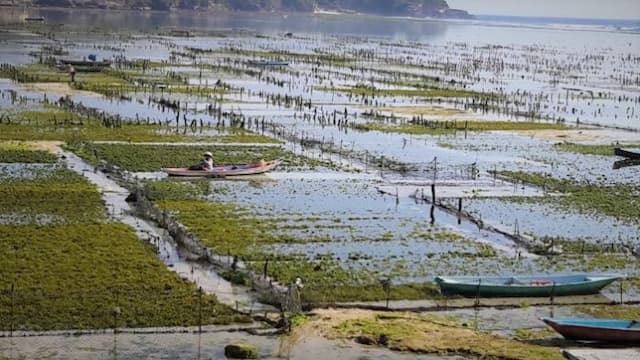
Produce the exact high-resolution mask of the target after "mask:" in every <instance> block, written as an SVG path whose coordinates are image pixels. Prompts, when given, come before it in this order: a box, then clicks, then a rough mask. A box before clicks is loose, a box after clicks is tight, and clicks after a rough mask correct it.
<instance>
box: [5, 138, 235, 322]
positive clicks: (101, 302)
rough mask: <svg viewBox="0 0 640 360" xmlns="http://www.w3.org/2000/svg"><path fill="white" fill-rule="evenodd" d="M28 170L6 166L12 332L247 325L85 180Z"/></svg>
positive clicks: (47, 169)
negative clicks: (119, 218)
mask: <svg viewBox="0 0 640 360" xmlns="http://www.w3.org/2000/svg"><path fill="white" fill-rule="evenodd" d="M21 151H28V150H24V149H21ZM36 156H40V157H42V156H41V155H39V153H38V152H36V154H35V155H28V156H26V157H25V158H27V159H35V158H36ZM51 156H52V155H49V154H47V156H44V157H43V158H44V160H51ZM54 159H55V157H54ZM34 165H35V164H34ZM24 166H25V165H23V168H22V169H19V170H18V171H15V170H13V171H12V169H11V168H0V183H1V184H2V186H1V187H0V192H1V196H0V254H2V256H1V257H0V258H1V260H0V274H1V276H0V279H1V280H0V303H1V306H0V309H1V310H0V324H2V331H9V330H53V329H95V328H112V327H148V326H186V325H197V324H198V323H200V322H201V323H203V324H213V323H229V322H235V321H247V318H245V317H243V316H240V315H236V314H235V313H234V312H233V311H232V310H231V309H229V308H228V307H225V306H223V305H221V304H219V303H218V302H217V300H216V298H215V296H213V295H207V294H202V293H200V292H198V289H197V287H196V286H195V285H194V284H192V283H188V282H185V281H184V280H182V279H181V278H180V277H178V275H177V274H175V273H174V272H172V271H170V270H168V269H167V268H166V266H165V265H164V264H163V263H162V261H160V259H158V258H157V256H156V250H155V248H153V247H152V246H151V245H150V244H145V243H142V242H141V241H140V240H139V239H138V238H137V236H136V234H135V232H134V229H133V228H131V227H129V226H127V225H124V224H119V223H114V222H112V221H111V220H109V218H108V215H107V212H106V210H105V207H104V203H103V201H102V198H101V195H100V193H99V191H98V189H97V188H96V187H95V186H94V185H92V184H91V183H89V182H88V181H87V180H86V179H85V178H84V177H83V176H82V175H79V174H77V173H75V172H73V171H71V170H68V169H66V168H65V167H63V166H61V165H59V164H51V165H40V166H39V167H32V168H28V167H27V168H24Z"/></svg>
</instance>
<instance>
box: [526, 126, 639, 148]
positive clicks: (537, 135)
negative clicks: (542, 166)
mask: <svg viewBox="0 0 640 360" xmlns="http://www.w3.org/2000/svg"><path fill="white" fill-rule="evenodd" d="M516 133H517V134H519V135H523V136H527V137H530V138H533V139H542V140H550V141H559V142H560V141H567V142H574V143H581V144H590V145H609V144H612V143H615V142H620V143H638V142H640V133H637V132H632V131H624V130H612V129H601V130H600V129H598V130H595V129H594V130H522V131H516Z"/></svg>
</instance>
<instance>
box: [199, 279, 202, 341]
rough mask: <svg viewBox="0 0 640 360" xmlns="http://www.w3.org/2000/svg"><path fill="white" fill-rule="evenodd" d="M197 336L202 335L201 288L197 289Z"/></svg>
mask: <svg viewBox="0 0 640 360" xmlns="http://www.w3.org/2000/svg"><path fill="white" fill-rule="evenodd" d="M198 334H202V286H199V287H198Z"/></svg>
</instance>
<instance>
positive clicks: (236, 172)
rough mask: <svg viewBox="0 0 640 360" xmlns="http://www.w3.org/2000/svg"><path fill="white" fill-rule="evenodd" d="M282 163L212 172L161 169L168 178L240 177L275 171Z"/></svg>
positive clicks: (251, 165)
mask: <svg viewBox="0 0 640 360" xmlns="http://www.w3.org/2000/svg"><path fill="white" fill-rule="evenodd" d="M281 163H282V161H281V160H273V161H269V162H267V163H265V164H264V165H262V166H261V165H259V164H257V163H255V164H244V165H229V166H215V167H214V168H213V169H212V170H189V168H165V169H162V170H163V171H164V172H166V173H167V174H169V176H190V177H225V176H240V175H257V174H263V173H265V172H267V171H271V170H273V169H275V168H276V167H277V166H278V165H280V164H281Z"/></svg>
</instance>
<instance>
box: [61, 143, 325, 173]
mask: <svg viewBox="0 0 640 360" xmlns="http://www.w3.org/2000/svg"><path fill="white" fill-rule="evenodd" d="M67 148H68V149H70V150H71V151H73V152H74V153H76V154H77V155H79V156H80V157H82V158H83V159H85V160H87V161H88V162H90V163H92V164H99V163H100V162H101V161H106V162H107V163H109V164H112V165H115V166H118V167H120V168H122V169H124V170H128V171H159V170H160V169H162V168H169V167H184V166H189V165H192V164H194V163H197V162H199V161H200V159H201V158H202V154H203V153H204V152H205V151H211V152H212V153H213V162H214V164H217V165H223V164H226V165H231V164H246V163H251V162H254V161H257V160H260V159H264V160H267V161H268V160H275V159H282V160H285V161H286V164H287V166H310V167H314V166H318V165H320V164H323V163H322V162H320V161H317V160H313V159H309V158H306V157H302V156H297V155H295V154H293V153H291V152H289V151H286V150H284V149H282V148H279V147H264V146H256V147H249V146H203V145H197V146H190V145H143V144H96V143H84V144H76V145H72V146H68V147H67Z"/></svg>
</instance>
